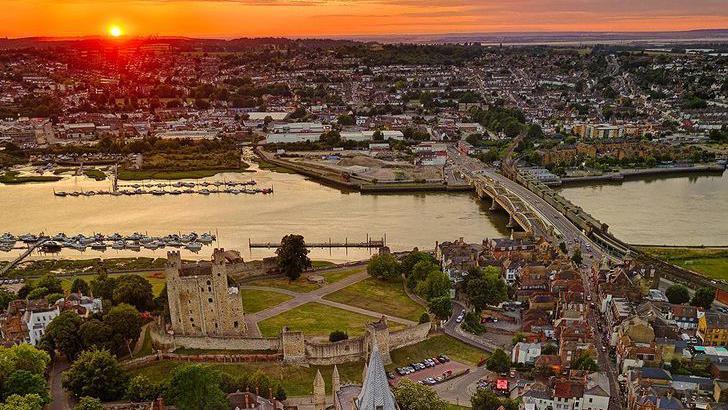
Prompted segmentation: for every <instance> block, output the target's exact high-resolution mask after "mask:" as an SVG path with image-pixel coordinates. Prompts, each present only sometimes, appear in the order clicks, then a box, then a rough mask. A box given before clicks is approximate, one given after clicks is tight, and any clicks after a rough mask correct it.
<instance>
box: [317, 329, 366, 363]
mask: <svg viewBox="0 0 728 410" xmlns="http://www.w3.org/2000/svg"><path fill="white" fill-rule="evenodd" d="M366 346H367V337H365V336H359V337H356V338H353V339H347V340H341V341H338V342H334V343H326V342H309V341H306V361H307V362H308V363H309V364H313V365H331V364H339V363H345V362H355V361H358V360H361V359H363V358H365V357H366V351H367V349H366Z"/></svg>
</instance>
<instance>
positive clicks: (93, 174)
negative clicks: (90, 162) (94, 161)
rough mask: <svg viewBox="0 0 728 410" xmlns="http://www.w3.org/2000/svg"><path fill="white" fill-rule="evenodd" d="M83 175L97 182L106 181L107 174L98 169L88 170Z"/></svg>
mask: <svg viewBox="0 0 728 410" xmlns="http://www.w3.org/2000/svg"><path fill="white" fill-rule="evenodd" d="M83 174H84V175H86V176H87V177H89V178H93V179H95V180H97V181H103V180H105V179H106V174H104V172H103V171H100V170H98V169H96V168H91V169H86V170H84V171H83Z"/></svg>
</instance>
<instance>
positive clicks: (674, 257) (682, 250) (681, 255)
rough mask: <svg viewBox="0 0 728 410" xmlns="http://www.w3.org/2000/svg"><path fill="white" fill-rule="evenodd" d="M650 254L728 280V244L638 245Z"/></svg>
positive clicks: (717, 278)
mask: <svg viewBox="0 0 728 410" xmlns="http://www.w3.org/2000/svg"><path fill="white" fill-rule="evenodd" d="M637 248H638V249H639V250H641V251H643V252H645V253H647V254H648V255H650V256H653V257H655V258H658V259H661V260H663V261H665V262H668V263H671V264H673V265H676V266H679V267H681V268H685V269H688V270H690V271H693V272H695V273H698V274H701V275H704V276H707V277H709V278H711V279H716V280H728V246H720V247H697V246H690V247H688V246H682V247H670V246H666V245H662V246H651V245H650V246H648V247H642V246H638V247H637Z"/></svg>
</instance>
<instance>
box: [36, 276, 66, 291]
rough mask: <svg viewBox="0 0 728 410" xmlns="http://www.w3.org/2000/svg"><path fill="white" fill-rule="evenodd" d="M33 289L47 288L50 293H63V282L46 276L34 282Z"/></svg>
mask: <svg viewBox="0 0 728 410" xmlns="http://www.w3.org/2000/svg"><path fill="white" fill-rule="evenodd" d="M33 288H46V289H48V293H63V287H62V286H61V280H60V279H58V278H57V277H55V276H53V275H44V276H41V278H40V279H38V280H36V281H35V282H33Z"/></svg>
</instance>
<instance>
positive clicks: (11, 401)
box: [0, 394, 43, 410]
mask: <svg viewBox="0 0 728 410" xmlns="http://www.w3.org/2000/svg"><path fill="white" fill-rule="evenodd" d="M42 408H43V398H42V397H40V396H38V395H37V394H28V395H25V396H19V395H17V394H14V395H12V396H10V397H8V398H7V400H5V403H0V410H41V409H42Z"/></svg>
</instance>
